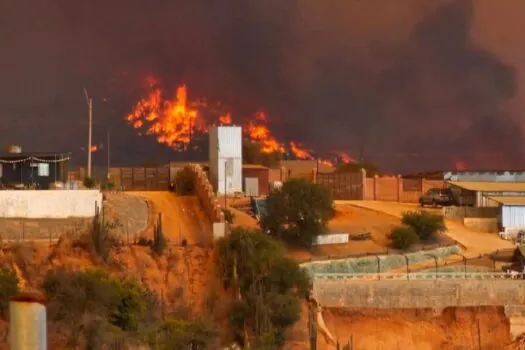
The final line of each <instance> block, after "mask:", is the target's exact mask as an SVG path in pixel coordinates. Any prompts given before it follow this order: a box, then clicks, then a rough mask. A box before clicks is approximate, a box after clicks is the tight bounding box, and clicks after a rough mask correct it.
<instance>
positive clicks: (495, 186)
mask: <svg viewBox="0 0 525 350" xmlns="http://www.w3.org/2000/svg"><path fill="white" fill-rule="evenodd" d="M447 183H448V184H449V185H452V186H456V187H460V188H463V189H465V190H468V191H479V192H525V182H495V181H448V182H447Z"/></svg>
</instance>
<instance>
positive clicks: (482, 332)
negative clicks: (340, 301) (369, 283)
mask: <svg viewBox="0 0 525 350" xmlns="http://www.w3.org/2000/svg"><path fill="white" fill-rule="evenodd" d="M307 315H308V313H307V312H306V307H304V310H303V317H302V318H301V320H300V321H299V322H298V323H297V324H296V325H295V326H294V328H293V330H292V331H291V332H290V341H289V343H288V344H287V347H286V349H287V350H309V349H310V348H309V345H308V318H307ZM323 318H324V321H325V323H326V326H327V328H328V330H329V331H330V333H331V334H332V335H333V336H334V337H335V338H336V339H338V340H339V343H340V344H341V347H342V346H344V345H347V344H348V343H349V342H350V343H351V342H353V347H352V349H359V350H377V349H383V350H390V349H403V350H435V349H440V350H471V349H485V350H489V349H491V350H503V349H507V350H510V349H513V350H517V349H524V347H523V345H521V346H522V347H520V345H518V344H517V343H516V342H513V341H512V339H511V336H510V333H509V327H510V326H509V320H508V319H507V318H506V317H505V314H504V310H503V308H499V307H482V308H449V309H446V310H444V311H443V313H442V314H441V315H437V316H436V315H435V314H434V313H433V312H432V310H426V309H420V310H372V309H360V310H352V311H351V310H340V309H324V310H323ZM318 349H319V350H334V349H336V346H335V344H333V343H331V342H329V341H327V338H326V337H323V335H322V334H319V335H318Z"/></svg>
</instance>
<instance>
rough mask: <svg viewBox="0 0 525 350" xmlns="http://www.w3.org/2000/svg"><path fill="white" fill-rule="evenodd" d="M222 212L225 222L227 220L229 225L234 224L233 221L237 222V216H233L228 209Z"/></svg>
mask: <svg viewBox="0 0 525 350" xmlns="http://www.w3.org/2000/svg"><path fill="white" fill-rule="evenodd" d="M222 212H223V213H224V220H226V222H227V223H229V224H233V220H235V214H233V213H232V211H231V210H230V209H228V208H223V209H222Z"/></svg>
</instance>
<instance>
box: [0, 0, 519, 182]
mask: <svg viewBox="0 0 525 350" xmlns="http://www.w3.org/2000/svg"><path fill="white" fill-rule="evenodd" d="M33 2H34V5H35V6H34V7H31V8H32V11H30V12H29V13H28V12H27V11H26V8H27V6H26V5H25V4H24V5H17V4H18V3H17V2H13V3H10V4H9V5H8V6H7V7H8V8H6V9H5V11H6V13H10V14H11V15H9V16H6V22H5V23H4V27H3V28H4V29H5V31H4V33H10V34H8V35H4V36H2V34H1V33H0V40H2V42H3V43H4V46H5V47H9V48H10V50H9V53H8V55H4V56H3V57H1V58H0V69H3V70H2V77H3V82H4V84H3V86H4V87H2V88H0V93H1V94H2V96H4V102H3V104H2V105H1V106H0V113H2V114H3V115H6V116H10V117H11V118H13V120H16V121H17V124H16V125H14V126H12V127H10V130H9V133H8V134H9V135H11V136H12V137H13V138H15V139H13V140H6V141H11V142H16V143H22V144H24V146H26V147H25V149H31V148H32V149H43V148H46V149H49V150H54V149H55V148H60V149H63V150H68V149H69V150H73V151H77V153H75V154H74V157H75V159H81V160H82V159H84V157H85V154H82V153H80V151H78V149H80V147H83V146H84V143H85V142H84V141H82V142H80V141H79V140H84V139H85V138H86V137H85V134H86V132H85V130H86V128H85V119H86V117H85V116H86V113H87V112H86V107H85V101H84V95H83V91H82V90H83V88H84V87H87V88H88V90H89V91H90V94H91V95H93V96H94V98H95V109H94V113H95V114H94V117H95V119H96V124H95V141H94V143H98V142H100V141H103V140H104V139H105V135H106V131H107V130H108V129H109V130H110V131H111V135H112V155H113V158H114V159H113V161H114V163H121V164H125V163H132V162H133V163H140V162H146V161H147V162H154V161H166V160H170V159H174V158H176V157H182V158H185V159H189V158H190V155H188V154H175V153H173V151H172V150H170V149H168V148H165V147H164V146H162V145H156V144H155V141H154V139H153V138H147V137H144V138H142V139H139V140H137V136H136V135H135V131H134V130H133V129H131V128H129V127H127V126H126V125H125V122H124V121H123V118H124V117H125V116H126V114H127V113H128V112H129V110H130V108H131V107H132V106H133V105H134V103H135V102H136V100H137V98H138V97H140V96H141V94H142V93H143V92H144V89H143V88H142V87H141V86H140V84H139V82H140V81H143V80H144V78H145V77H146V76H148V75H153V76H157V77H159V78H160V79H162V81H163V82H164V84H165V86H167V87H172V88H173V89H174V88H175V87H176V86H177V85H178V84H181V83H185V84H187V86H188V89H189V91H190V94H192V96H190V99H194V98H199V97H207V98H209V99H211V100H214V101H215V100H218V101H221V102H222V103H223V104H224V105H225V106H227V108H228V110H230V111H231V112H232V115H233V118H234V120H235V119H236V118H242V117H247V116H249V115H252V114H253V111H256V110H261V109H262V110H265V111H266V112H267V113H268V116H269V121H270V124H269V125H270V128H271V129H272V130H273V131H274V133H275V134H276V136H277V137H278V138H279V139H280V140H283V141H284V142H286V141H290V140H294V141H295V140H296V141H299V142H302V143H303V144H304V145H305V146H307V147H311V148H313V149H315V150H317V151H318V152H319V153H321V154H322V153H323V152H329V151H346V152H348V153H350V154H351V155H352V156H354V157H360V156H362V157H364V158H365V160H368V161H374V162H376V163H378V165H379V166H380V167H381V168H383V169H385V170H386V171H396V172H404V171H412V170H423V169H436V168H437V169H442V168H453V167H454V163H455V162H456V161H462V162H464V163H465V164H466V166H467V168H496V167H500V168H504V167H505V168H518V167H521V163H522V160H523V157H522V154H521V152H520V151H518V150H519V149H520V148H521V145H522V144H523V142H522V141H521V135H520V132H519V130H520V128H519V127H518V125H516V124H515V123H514V122H513V121H512V120H513V119H512V118H511V116H510V115H509V114H508V112H507V108H506V105H507V102H508V101H509V100H510V99H512V98H513V96H514V94H515V93H516V88H517V81H516V73H515V71H514V69H513V68H512V67H511V66H509V65H507V64H505V63H504V62H503V61H502V60H501V59H500V58H499V57H498V56H497V55H496V54H494V53H491V52H488V51H487V50H485V49H484V48H483V47H481V46H479V45H476V43H474V41H473V40H472V38H471V30H472V23H473V18H474V14H475V9H476V8H475V6H474V5H473V4H474V2H473V1H467V0H457V1H442V2H435V1H421V0H403V1H401V2H400V1H392V2H390V1H376V2H373V1H370V2H369V1H343V0H341V1H338V0H334V1H320V0H286V1H282V0H264V1H261V0H224V1H208V0H200V1H183V0H170V1H152V2H144V1H142V0H126V1H124V0H115V1H102V0H92V1H89V2H86V1H64V0H54V1H50V2H46V5H45V6H44V5H42V4H40V2H38V1H36V0H33ZM17 16H18V17H17ZM19 18H24V23H26V25H24V26H22V27H20V25H19V23H21V22H20V19H19ZM11 19H12V20H11ZM35 33H38V35H35ZM32 101H33V102H32ZM35 116H38V117H39V122H36V123H35V122H34V120H35ZM53 118H54V119H53ZM17 125H18V126H17ZM19 126H20V127H19ZM28 128H32V129H31V130H33V132H31V133H30V134H31V136H30V137H29V136H26V137H25V139H24V136H25V135H26V134H28V132H27V130H28ZM62 128H67V129H68V132H67V133H64V132H61V131H60V130H62ZM35 130H38V132H37V131H35ZM36 135H37V136H36ZM99 139H100V140H99ZM50 141H53V142H54V146H52V147H51V146H49V142H50ZM44 146H45V147H44ZM204 157H205V155H204ZM102 161H103V160H102ZM95 162H96V160H95Z"/></svg>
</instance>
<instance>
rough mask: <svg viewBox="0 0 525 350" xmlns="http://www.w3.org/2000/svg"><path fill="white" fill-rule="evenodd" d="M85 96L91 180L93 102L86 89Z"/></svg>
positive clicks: (88, 166)
mask: <svg viewBox="0 0 525 350" xmlns="http://www.w3.org/2000/svg"><path fill="white" fill-rule="evenodd" d="M84 94H85V95H86V102H87V105H88V113H89V122H88V123H89V125H88V159H87V177H88V178H91V147H92V143H91V134H92V131H93V100H92V99H91V97H89V95H88V93H87V90H86V89H85V88H84Z"/></svg>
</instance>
